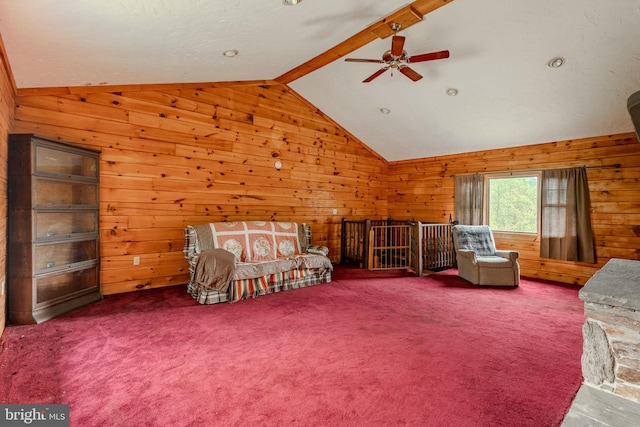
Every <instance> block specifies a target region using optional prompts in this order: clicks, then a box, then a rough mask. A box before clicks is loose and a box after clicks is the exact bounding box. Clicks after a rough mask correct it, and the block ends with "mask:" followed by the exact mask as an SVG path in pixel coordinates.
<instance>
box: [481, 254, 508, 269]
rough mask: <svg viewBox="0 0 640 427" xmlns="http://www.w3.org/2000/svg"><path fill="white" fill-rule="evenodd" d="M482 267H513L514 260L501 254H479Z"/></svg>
mask: <svg viewBox="0 0 640 427" xmlns="http://www.w3.org/2000/svg"><path fill="white" fill-rule="evenodd" d="M477 260H478V267H480V268H512V267H513V262H512V261H511V260H510V259H509V258H502V257H501V256H479V257H477Z"/></svg>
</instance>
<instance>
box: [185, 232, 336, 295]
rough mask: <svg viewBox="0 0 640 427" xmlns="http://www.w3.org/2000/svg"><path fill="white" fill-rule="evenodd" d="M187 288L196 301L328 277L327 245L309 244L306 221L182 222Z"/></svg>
mask: <svg viewBox="0 0 640 427" xmlns="http://www.w3.org/2000/svg"><path fill="white" fill-rule="evenodd" d="M183 252H184V257H185V258H186V259H187V262H188V264H189V283H188V284H187V292H188V293H189V294H190V295H191V296H193V298H195V299H196V300H197V301H198V302H199V303H201V304H216V303H220V302H236V301H240V300H242V299H247V298H250V297H256V296H258V295H265V294H270V293H273V292H280V291H285V290H289V289H296V288H302V287H306V286H311V285H317V284H322V283H329V282H331V272H332V271H333V265H332V264H331V261H330V260H329V258H328V257H327V255H328V249H327V248H326V247H324V246H313V245H312V244H311V228H310V227H309V226H308V225H306V224H298V223H295V222H276V221H238V222H211V223H208V224H200V225H194V226H191V225H188V226H187V227H186V228H185V246H184V250H183Z"/></svg>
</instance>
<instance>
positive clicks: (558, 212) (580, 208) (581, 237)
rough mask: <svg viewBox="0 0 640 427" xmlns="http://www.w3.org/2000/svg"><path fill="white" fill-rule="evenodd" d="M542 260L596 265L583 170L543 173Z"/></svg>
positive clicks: (556, 170)
mask: <svg viewBox="0 0 640 427" xmlns="http://www.w3.org/2000/svg"><path fill="white" fill-rule="evenodd" d="M541 202H542V206H541V211H542V212H541V214H542V217H541V223H542V224H541V225H542V232H541V235H540V237H541V240H540V257H542V258H553V259H561V260H566V261H582V262H591V263H593V262H595V250H594V244H593V232H592V231H591V212H590V210H591V204H590V202H589V186H588V184H587V173H586V170H585V169H584V168H570V169H553V170H544V171H542V201H541Z"/></svg>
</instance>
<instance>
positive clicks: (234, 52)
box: [222, 49, 240, 58]
mask: <svg viewBox="0 0 640 427" xmlns="http://www.w3.org/2000/svg"><path fill="white" fill-rule="evenodd" d="M238 53H240V52H238V51H237V50H235V49H233V50H225V51H224V52H222V54H223V55H224V56H226V57H227V58H233V57H234V56H236V55H237V54H238Z"/></svg>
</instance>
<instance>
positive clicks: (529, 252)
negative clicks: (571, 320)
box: [389, 133, 640, 284]
mask: <svg viewBox="0 0 640 427" xmlns="http://www.w3.org/2000/svg"><path fill="white" fill-rule="evenodd" d="M575 166H586V167H587V177H588V180H589V191H590V197H591V216H592V226H593V231H594V237H595V243H596V253H597V257H598V259H597V263H596V264H585V263H574V262H566V261H556V260H551V259H543V258H540V257H539V249H540V245H539V242H538V241H536V240H532V239H518V240H514V239H512V240H509V239H507V238H506V236H504V235H500V234H499V233H496V236H495V237H496V243H497V245H498V246H499V247H503V248H512V249H516V250H518V251H520V260H519V261H520V266H521V270H522V275H523V276H528V277H538V278H544V279H550V280H556V281H560V282H565V283H577V284H584V283H585V282H586V281H587V280H588V279H589V278H590V277H591V276H592V275H593V274H594V273H595V272H596V271H597V270H598V269H599V268H600V267H601V266H602V265H604V264H605V263H606V262H607V261H608V260H609V259H610V258H612V257H613V258H624V259H636V260H637V259H640V144H638V142H637V139H636V137H635V134H631V133H630V134H623V135H616V136H603V137H595V138H586V139H580V140H570V141H561V142H552V143H548V144H538V145H530V146H523V147H515V148H506V149H499V150H490V151H479V152H473V153H464V154H456V155H450V156H440V157H432V158H426V159H417V160H408V161H400V162H392V163H390V165H389V216H390V217H392V218H395V219H409V218H411V219H416V220H421V221H432V222H442V221H444V222H446V221H448V220H449V215H455V214H454V178H453V176H455V175H457V174H470V173H487V172H502V171H519V170H540V169H548V168H565V167H575ZM454 218H455V216H454Z"/></svg>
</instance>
